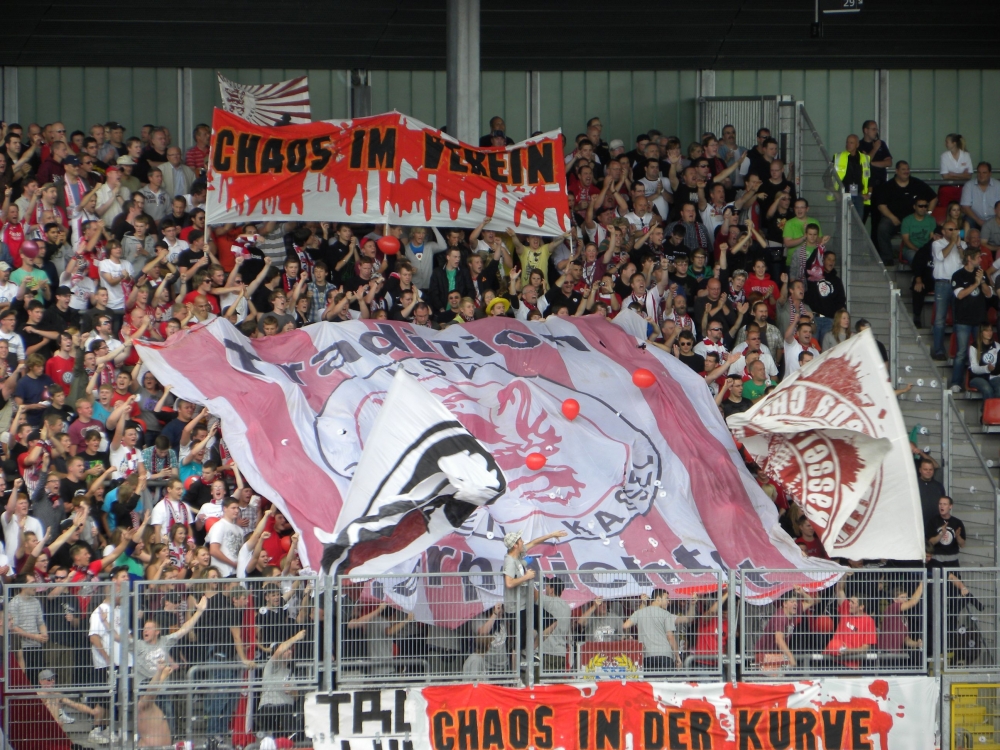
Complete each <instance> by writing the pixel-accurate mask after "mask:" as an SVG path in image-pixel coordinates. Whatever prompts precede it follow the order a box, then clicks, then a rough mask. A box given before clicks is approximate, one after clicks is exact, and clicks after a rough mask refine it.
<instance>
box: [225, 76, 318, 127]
mask: <svg viewBox="0 0 1000 750" xmlns="http://www.w3.org/2000/svg"><path fill="white" fill-rule="evenodd" d="M217 75H218V77H219V91H220V92H221V93H222V108H223V109H224V110H226V112H231V113H232V114H234V115H236V116H237V117H242V118H243V119H244V120H246V121H248V122H252V123H254V124H255V125H291V124H298V123H303V122H309V121H310V120H311V119H312V116H311V113H310V109H309V77H308V76H299V77H298V78H292V79H291V80H289V81H281V82H280V83H262V84H259V85H247V84H242V83H236V81H230V80H229V79H228V78H226V77H225V76H224V75H222V73H217Z"/></svg>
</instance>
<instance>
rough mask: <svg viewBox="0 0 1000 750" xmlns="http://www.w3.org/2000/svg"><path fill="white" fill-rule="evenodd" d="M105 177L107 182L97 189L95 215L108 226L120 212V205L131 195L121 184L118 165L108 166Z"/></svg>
mask: <svg viewBox="0 0 1000 750" xmlns="http://www.w3.org/2000/svg"><path fill="white" fill-rule="evenodd" d="M106 179H107V182H105V183H104V184H103V185H101V186H100V187H99V188H98V189H97V215H98V216H100V217H101V220H102V221H103V222H104V225H105V226H107V227H110V226H111V223H112V222H113V221H114V220H115V218H116V217H117V216H118V215H119V214H120V213H122V205H123V204H124V203H125V201H127V200H128V199H129V198H131V197H132V193H131V192H130V191H129V189H128V188H127V187H125V186H124V185H122V179H121V172H119V171H118V167H116V166H114V165H112V166H110V167H108V170H107V173H106Z"/></svg>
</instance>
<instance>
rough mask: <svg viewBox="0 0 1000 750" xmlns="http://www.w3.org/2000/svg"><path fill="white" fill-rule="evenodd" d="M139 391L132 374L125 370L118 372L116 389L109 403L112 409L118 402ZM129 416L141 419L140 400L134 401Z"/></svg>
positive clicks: (136, 419) (137, 419)
mask: <svg viewBox="0 0 1000 750" xmlns="http://www.w3.org/2000/svg"><path fill="white" fill-rule="evenodd" d="M138 392H139V386H138V384H136V383H133V381H132V376H131V375H129V374H128V373H127V372H125V371H124V370H123V371H122V372H120V373H118V375H117V377H115V389H114V391H113V392H112V394H111V403H110V404H108V406H109V407H110V409H111V410H112V411H113V410H114V408H115V407H116V406H118V404H120V403H122V402H123V401H126V400H128V399H129V398H130V397H131V396H132V395H133V394H135V393H138ZM129 416H130V417H131V418H132V419H133V420H135V421H139V402H138V400H135V401H133V402H132V407H131V409H129Z"/></svg>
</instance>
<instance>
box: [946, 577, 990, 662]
mask: <svg viewBox="0 0 1000 750" xmlns="http://www.w3.org/2000/svg"><path fill="white" fill-rule="evenodd" d="M939 575H940V577H941V603H942V611H941V613H940V615H939V616H938V617H937V620H936V621H937V622H940V621H941V619H942V618H943V619H944V634H945V638H944V641H943V642H942V643H941V654H942V661H943V667H944V671H945V672H993V671H996V670H997V668H998V667H1000V661H998V659H1000V653H998V651H997V644H998V642H1000V631H998V621H997V605H998V604H1000V583H998V580H997V568H944V569H942V570H941V572H940V574H939Z"/></svg>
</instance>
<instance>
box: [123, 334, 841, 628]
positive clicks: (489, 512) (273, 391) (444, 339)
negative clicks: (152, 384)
mask: <svg viewBox="0 0 1000 750" xmlns="http://www.w3.org/2000/svg"><path fill="white" fill-rule="evenodd" d="M139 351H140V356H141V357H142V360H143V362H144V364H145V365H146V366H148V367H149V369H150V370H151V371H152V372H153V374H154V375H155V376H156V377H157V379H159V381H160V382H161V383H169V384H171V385H172V386H173V392H174V393H175V394H177V395H178V396H180V397H182V398H186V399H190V400H192V401H195V402H197V403H200V404H205V405H207V406H208V407H209V409H210V410H211V411H212V413H213V414H216V415H219V416H220V417H221V419H222V427H223V433H224V436H225V440H226V445H227V446H228V447H229V449H230V451H231V452H232V453H233V455H234V456H235V458H236V459H237V461H238V462H239V466H240V470H241V471H242V472H243V473H244V475H245V476H247V478H248V482H249V483H250V485H251V486H253V487H254V488H255V489H256V490H257V491H259V492H260V493H261V494H262V495H263V496H264V497H267V498H269V499H271V500H273V501H275V502H276V503H277V504H278V505H279V507H281V509H282V511H283V512H285V513H286V514H287V515H288V517H289V520H290V521H291V522H292V524H293V525H294V526H295V528H296V529H298V530H299V531H300V533H301V537H302V541H303V543H304V545H305V547H304V549H302V550H301V551H303V552H305V553H306V559H307V560H308V562H309V563H310V565H311V566H312V567H314V568H318V567H319V563H320V561H321V560H322V559H323V555H324V551H325V550H324V544H323V540H324V539H329V537H330V535H331V534H332V533H333V531H334V530H335V529H336V528H338V519H339V517H340V514H341V512H342V510H343V508H344V500H343V499H344V498H345V497H346V496H347V493H348V487H349V485H350V483H351V480H352V477H353V475H354V472H355V468H356V467H357V466H358V462H359V460H360V457H361V452H362V449H363V448H365V447H366V445H367V443H366V441H368V439H369V437H370V436H371V434H372V430H373V426H374V424H375V421H376V418H377V416H378V415H379V413H380V411H381V409H382V404H383V401H384V400H385V398H386V394H387V393H388V391H389V389H390V388H391V386H392V384H393V380H394V373H395V371H396V369H397V368H399V367H403V368H405V370H406V371H407V372H408V373H410V374H411V375H412V376H413V377H414V378H415V379H416V380H417V381H418V382H419V383H420V385H421V386H422V387H423V388H424V389H426V390H427V391H428V392H429V393H430V394H432V395H433V396H434V397H436V398H437V399H439V400H440V402H441V403H442V404H444V406H445V407H446V408H447V409H448V411H449V412H451V414H453V415H454V418H455V419H456V420H457V421H458V422H459V423H461V425H462V426H463V427H464V428H465V429H466V430H468V432H469V433H471V434H472V436H474V437H475V438H476V439H477V440H478V441H479V442H480V443H481V444H482V446H483V447H484V448H485V449H486V450H487V451H488V452H489V454H490V455H491V456H492V459H493V460H494V461H495V463H496V465H497V466H499V468H500V469H501V470H502V472H503V476H504V477H505V482H506V490H505V491H504V493H503V495H502V497H500V498H499V499H497V500H496V502H492V503H491V504H489V505H486V506H484V507H479V508H476V510H475V511H474V512H473V513H472V514H471V515H470V516H469V517H468V518H467V519H466V520H464V521H463V522H461V526H460V527H459V528H456V529H455V530H454V532H453V533H450V534H447V535H446V536H444V537H441V538H440V541H438V542H436V543H435V544H434V545H433V546H432V547H430V548H429V549H427V550H426V551H425V553H424V555H423V559H422V560H421V559H420V558H419V557H414V559H413V560H412V561H410V564H409V565H407V566H405V567H401V568H395V569H394V570H393V571H392V572H393V573H398V574H401V575H403V576H405V575H407V574H409V573H411V572H413V570H414V568H415V567H417V568H419V567H420V566H421V565H422V566H423V567H424V568H425V569H426V570H429V571H432V572H443V573H447V572H457V571H460V570H470V569H471V568H470V566H471V567H474V568H475V570H477V571H482V572H484V573H490V572H495V573H499V572H500V564H501V561H502V560H503V557H504V554H505V549H504V545H503V536H504V533H505V532H508V531H521V532H522V533H523V535H524V537H525V538H526V539H532V538H535V537H539V536H541V535H543V534H546V533H549V532H554V531H565V532H567V536H566V537H565V538H563V539H560V540H558V543H557V544H550V545H545V546H544V547H537V548H535V550H533V552H532V553H533V554H537V553H538V552H539V551H540V552H541V557H540V560H539V564H540V566H541V568H542V570H546V571H567V570H577V569H582V570H592V571H614V570H628V569H631V570H632V571H634V576H633V577H632V578H634V580H631V579H630V580H628V581H625V582H623V581H622V580H621V579H620V578H618V577H615V576H611V575H608V576H605V577H602V576H598V575H589V574H588V575H582V576H579V579H580V580H579V581H578V585H576V586H575V587H574V588H573V589H572V591H567V592H566V597H567V598H569V599H572V600H575V601H583V600H587V599H590V598H592V597H593V596H595V595H599V596H609V597H610V596H616V595H618V596H620V595H621V592H622V591H623V590H627V591H633V593H634V592H636V591H639V590H644V591H647V592H648V591H651V590H652V588H655V587H657V586H663V587H666V588H670V584H671V583H679V581H676V580H674V578H675V577H673V578H672V577H671V574H670V573H669V571H667V572H664V573H660V574H657V573H652V572H649V573H647V571H649V570H650V569H657V568H659V569H663V568H671V569H682V570H691V569H698V568H701V569H706V568H708V569H715V570H720V569H722V570H724V569H727V568H732V569H737V568H738V569H743V570H751V569H756V570H760V569H770V570H787V569H789V568H800V569H809V572H804V573H803V577H802V578H801V579H800V580H798V581H797V582H800V583H808V582H809V581H810V580H811V581H814V582H815V583H818V584H820V585H822V584H824V583H826V584H828V583H831V582H832V581H833V580H835V579H836V576H837V573H838V571H839V570H840V568H839V567H838V566H836V565H834V564H833V563H830V562H828V561H822V560H817V559H815V558H806V557H804V556H803V554H802V552H801V550H800V549H799V548H798V547H797V546H796V545H795V544H794V543H793V542H792V540H791V539H790V538H789V537H788V535H787V534H785V532H784V531H782V530H781V528H780V526H779V524H778V513H777V510H776V509H775V506H774V503H773V502H772V501H771V500H770V498H768V496H767V495H765V494H764V492H763V491H762V490H761V488H760V486H759V485H758V484H757V482H756V481H755V480H754V478H753V477H752V476H751V475H750V474H749V472H747V470H746V468H745V466H744V464H743V461H742V459H741V458H740V455H739V453H738V452H737V450H736V446H735V444H734V442H733V439H732V436H731V435H730V434H729V430H728V429H727V427H726V425H725V423H724V422H723V420H722V417H721V416H720V414H719V410H718V408H717V407H716V405H715V402H714V400H713V399H712V395H711V393H710V391H709V390H708V388H706V387H705V383H704V380H703V379H702V378H700V377H699V376H698V375H697V374H696V373H694V372H693V371H692V370H691V369H690V368H688V367H687V366H685V365H684V364H682V363H681V362H679V361H678V360H677V359H676V358H674V357H672V356H670V355H669V354H667V353H666V352H661V351H660V350H658V349H655V348H653V347H650V348H649V349H643V348H639V347H638V346H637V340H636V338H635V337H634V336H630V335H628V334H627V333H626V332H625V331H623V330H622V329H621V328H619V327H618V326H616V325H614V324H613V323H610V322H608V321H607V320H605V319H604V318H601V317H597V316H588V317H585V318H558V317H557V318H550V319H549V320H547V321H546V322H544V323H540V322H539V323H522V322H520V321H516V320H512V319H509V318H487V319H484V320H480V321H476V322H475V323H472V324H470V325H467V326H451V327H449V328H447V329H446V330H444V331H433V330H430V329H427V328H421V327H416V326H412V325H408V324H404V323H390V322H386V321H353V322H345V323H323V324H317V325H311V326H306V327H305V328H300V329H298V330H295V331H289V332H287V333H284V334H281V335H279V336H269V337H267V338H263V339H256V340H252V341H251V340H249V339H247V338H245V337H244V336H243V335H242V334H240V332H239V331H237V330H236V328H234V327H233V326H232V325H231V324H230V323H228V322H227V321H225V320H223V319H217V320H214V321H212V322H211V323H209V324H208V325H206V326H203V327H198V328H194V329H192V330H189V331H186V332H184V333H182V334H179V335H177V336H175V337H173V338H172V339H171V340H170V341H168V342H166V343H163V344H152V345H150V344H140V345H139ZM206 362H211V363H212V366H211V367H206V365H205V363H206ZM638 368H645V369H648V370H649V371H650V372H652V373H653V374H654V376H655V383H654V384H653V385H652V386H650V387H647V388H640V387H638V386H636V385H635V384H634V383H633V380H632V374H633V372H634V371H635V370H636V369H638ZM570 398H572V399H575V400H576V401H578V402H579V407H580V411H579V415H578V416H577V417H576V418H575V419H573V420H569V419H567V418H566V417H565V416H564V415H563V413H562V411H561V406H562V404H563V402H564V401H565V400H566V399H570ZM424 444H425V443H421V442H417V443H414V446H415V447H414V450H417V449H422V448H423V446H424ZM382 447H383V448H385V446H382ZM534 453H541V454H542V455H543V456H545V457H546V464H545V466H544V467H543V468H541V469H531V468H529V467H528V466H526V458H527V456H529V455H531V454H534ZM403 459H404V457H403V456H401V457H400V460H403ZM377 561H378V558H376V559H375V560H373V561H371V562H372V563H376V562H377ZM371 570H372V569H371V568H368V567H366V568H364V569H363V570H362V572H369V571H371ZM372 572H373V574H378V573H381V572H385V571H382V570H374V571H372ZM486 578H488V579H489V580H490V581H492V578H491V577H489V576H486ZM744 585H745V586H746V587H747V589H746V591H747V596H748V597H750V598H754V597H759V598H761V599H768V598H772V597H773V596H774V595H776V594H778V593H781V591H783V590H786V589H787V588H788V587H789V586H790V582H789V576H788V575H787V574H786V575H779V576H777V578H776V580H775V581H773V582H772V581H771V580H770V579H769V578H767V576H764V575H760V574H757V573H752V574H748V575H745V576H744ZM602 586H606V588H602ZM625 586H632V587H633V588H628V589H623V587H625ZM636 587H638V588H636ZM386 588H387V589H389V588H390V587H388V586H387V587H386ZM399 596H400V597H401V598H400V599H398V600H396V603H397V604H398V605H399V606H403V607H404V608H405V609H407V610H408V611H413V610H414V609H415V608H416V609H417V610H418V611H417V617H418V619H427V620H428V621H430V620H433V615H431V614H426V613H425V612H423V611H420V608H419V607H417V606H416V605H417V602H416V600H415V599H411V598H409V594H406V595H403V594H400V595H399ZM497 596H500V597H502V592H499V591H494V592H492V594H490V596H487V593H486V592H483V599H482V601H481V602H475V603H472V602H470V606H471V605H473V604H479V605H480V610H478V611H481V608H482V607H481V605H482V604H487V603H488V604H490V605H492V604H495V603H496V602H497V601H498V599H497V598H496V597H497ZM490 597H492V598H490ZM423 604H426V602H423ZM431 609H433V607H431ZM474 612H475V610H473V611H470V615H471V614H473V613H474Z"/></svg>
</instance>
